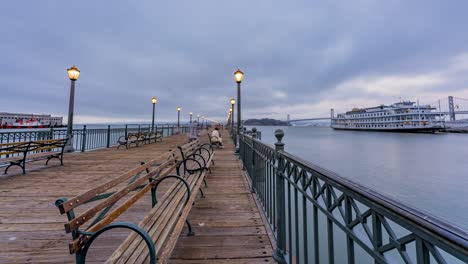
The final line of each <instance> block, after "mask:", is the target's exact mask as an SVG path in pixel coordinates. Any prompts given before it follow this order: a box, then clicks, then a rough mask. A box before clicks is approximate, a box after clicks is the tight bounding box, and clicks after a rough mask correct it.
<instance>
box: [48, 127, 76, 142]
mask: <svg viewBox="0 0 468 264" xmlns="http://www.w3.org/2000/svg"><path fill="white" fill-rule="evenodd" d="M49 139H54V128H53V127H51V128H50V132H49ZM69 140H71V139H69Z"/></svg>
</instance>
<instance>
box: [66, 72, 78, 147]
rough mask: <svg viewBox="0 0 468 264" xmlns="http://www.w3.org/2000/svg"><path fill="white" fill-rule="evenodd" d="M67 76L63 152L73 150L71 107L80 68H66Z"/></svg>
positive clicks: (73, 102) (73, 101)
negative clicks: (65, 140)
mask: <svg viewBox="0 0 468 264" xmlns="http://www.w3.org/2000/svg"><path fill="white" fill-rule="evenodd" d="M67 73H68V78H70V81H71V86H70V102H69V103H68V124H67V138H68V141H67V145H66V146H65V148H64V151H65V152H73V151H75V149H74V148H73V109H74V105H75V82H76V80H78V77H79V76H80V70H78V68H76V66H75V65H73V66H72V67H71V68H70V69H67Z"/></svg>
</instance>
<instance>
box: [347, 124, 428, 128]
mask: <svg viewBox="0 0 468 264" xmlns="http://www.w3.org/2000/svg"><path fill="white" fill-rule="evenodd" d="M422 125H423V126H426V125H427V123H422ZM408 126H413V127H416V126H417V123H412V124H406V125H405V124H388V125H384V124H373V125H356V127H358V128H386V127H408Z"/></svg>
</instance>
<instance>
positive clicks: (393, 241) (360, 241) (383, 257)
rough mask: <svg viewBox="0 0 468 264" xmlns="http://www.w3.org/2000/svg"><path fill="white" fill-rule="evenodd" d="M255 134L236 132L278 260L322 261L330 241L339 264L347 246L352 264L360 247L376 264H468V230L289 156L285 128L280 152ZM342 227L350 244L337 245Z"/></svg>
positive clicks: (330, 249) (330, 251)
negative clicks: (397, 262)
mask: <svg viewBox="0 0 468 264" xmlns="http://www.w3.org/2000/svg"><path fill="white" fill-rule="evenodd" d="M252 131H253V133H252V136H250V135H246V134H244V133H241V134H240V135H236V136H238V138H239V147H240V150H239V153H240V158H241V159H242V162H243V166H244V168H245V169H246V172H247V175H248V176H249V178H250V181H251V183H252V191H253V192H255V193H256V196H257V198H258V200H259V202H260V203H261V205H262V207H263V210H264V213H265V216H266V218H267V220H268V222H269V223H270V225H271V227H272V230H273V232H274V235H275V238H276V240H277V241H276V242H277V249H276V252H275V259H276V260H277V261H278V262H280V263H281V262H283V263H284V262H286V259H287V258H289V263H292V262H293V261H294V262H296V263H322V262H323V261H324V260H323V256H321V255H322V254H324V252H323V251H324V250H323V248H321V249H322V251H320V248H319V244H325V245H327V247H328V253H327V254H326V255H327V257H328V262H329V263H333V262H334V259H335V258H336V257H337V256H335V255H334V251H335V250H334V247H335V244H336V243H338V244H339V243H340V242H341V243H342V244H343V248H346V249H347V250H346V251H347V254H346V255H347V256H346V260H347V263H359V262H358V261H357V260H356V255H355V249H354V248H355V245H357V246H359V247H360V248H361V249H362V250H364V251H365V252H366V253H367V254H368V255H369V256H370V257H371V258H372V259H373V260H374V261H375V263H388V262H389V261H390V260H389V256H388V253H389V252H391V251H393V253H394V254H397V255H399V257H400V258H401V260H400V259H399V260H400V261H403V262H405V263H413V261H414V260H416V262H417V263H429V262H430V259H431V258H432V259H434V260H435V261H436V263H453V261H454V259H455V258H457V259H458V260H460V261H462V262H463V263H465V262H468V232H467V230H464V229H462V228H460V227H457V226H455V225H453V224H450V223H448V222H447V221H445V220H443V219H440V218H438V217H435V216H433V215H430V214H428V213H426V212H423V211H421V210H419V209H416V208H413V207H411V206H408V205H406V204H404V203H401V202H399V201H397V200H395V199H393V198H391V197H388V196H386V195H384V194H381V193H379V192H377V191H375V190H373V189H371V188H368V187H366V186H363V185H361V184H359V183H356V182H354V181H352V180H349V179H347V178H344V177H342V176H340V175H338V174H337V173H334V172H332V171H330V170H327V169H324V168H321V167H319V166H317V165H315V164H313V163H311V162H308V161H305V160H303V159H302V158H300V157H297V156H295V155H292V154H290V153H288V152H286V151H284V143H282V138H283V136H284V133H283V132H282V131H275V136H276V138H277V140H278V141H277V142H276V143H275V146H274V147H273V146H271V145H268V144H265V143H263V142H261V141H260V140H258V139H256V135H255V134H256V129H252ZM309 207H312V212H310V209H309ZM364 207H365V208H364ZM308 211H309V212H308ZM319 212H320V213H321V214H320V215H322V216H323V215H324V216H325V217H326V220H325V221H323V223H321V224H324V225H325V227H321V229H322V230H325V231H322V232H326V234H327V235H326V237H320V235H319V233H320V232H319V225H320V221H319V220H320V219H319V217H318V215H319ZM309 215H312V217H309ZM299 218H301V219H299ZM325 222H326V223H325ZM309 223H312V225H313V231H314V232H313V241H312V243H308V240H309V239H308V238H309V237H308V234H312V232H310V231H312V230H310V229H311V228H308V224H309ZM336 227H338V229H337V230H341V231H343V232H344V233H345V235H346V239H345V241H335V238H334V235H333V233H334V232H333V229H334V228H336ZM301 229H302V230H301ZM358 229H359V230H358ZM327 237H328V238H327ZM413 245H414V247H413ZM311 247H312V248H313V250H310V248H311ZM324 247H325V246H324ZM413 248H414V250H413ZM309 253H313V256H309ZM448 255H451V256H448ZM340 257H341V256H340ZM390 259H391V260H395V259H394V258H393V259H392V258H390ZM342 261H343V260H342ZM338 262H340V261H338ZM340 263H341V262H340ZM431 263H432V262H431Z"/></svg>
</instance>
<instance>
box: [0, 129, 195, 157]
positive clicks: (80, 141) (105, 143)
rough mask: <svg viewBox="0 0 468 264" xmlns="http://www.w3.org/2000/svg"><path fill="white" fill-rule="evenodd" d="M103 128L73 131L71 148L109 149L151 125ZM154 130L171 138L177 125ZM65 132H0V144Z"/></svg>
mask: <svg viewBox="0 0 468 264" xmlns="http://www.w3.org/2000/svg"><path fill="white" fill-rule="evenodd" d="M102 127H103V128H91V129H90V128H87V126H86V125H85V126H83V128H81V129H73V139H72V140H73V146H74V148H75V150H76V151H86V150H92V149H98V148H109V147H112V146H116V145H117V144H118V143H117V140H118V139H119V138H120V137H121V136H127V135H128V134H130V133H146V132H149V131H150V130H151V125H124V126H119V127H117V128H112V127H111V126H110V125H108V126H107V128H106V127H105V126H102ZM155 130H156V131H159V132H160V133H161V134H162V136H163V137H168V136H171V135H173V134H175V133H177V131H178V129H177V125H173V124H164V125H161V124H158V125H155ZM179 130H180V133H188V132H189V126H187V125H181V126H180V128H179ZM66 136H67V130H66V129H65V128H50V129H41V130H32V129H24V130H20V131H8V132H0V144H2V143H11V142H25V141H34V140H45V139H60V138H66Z"/></svg>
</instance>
